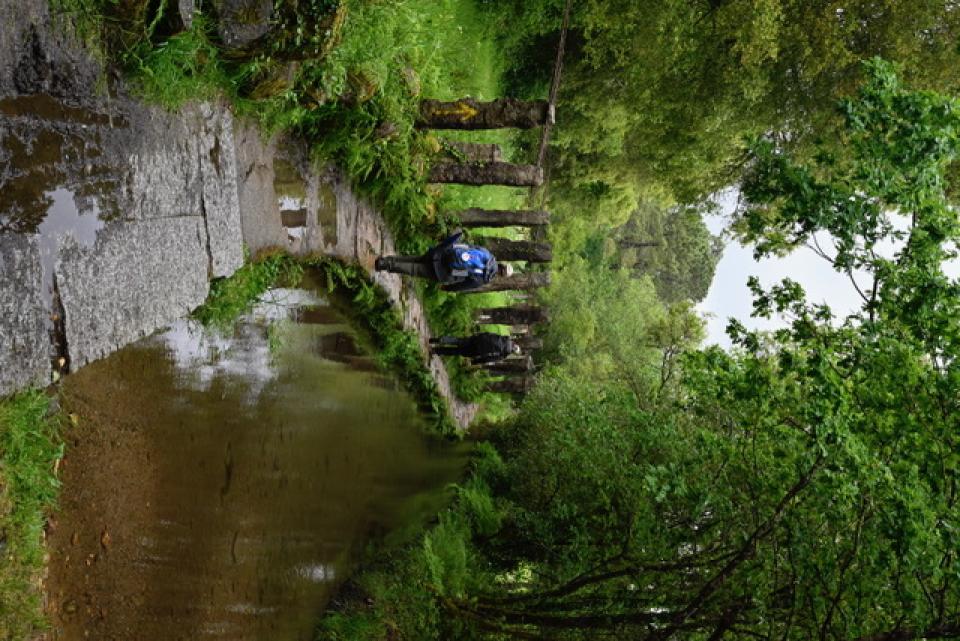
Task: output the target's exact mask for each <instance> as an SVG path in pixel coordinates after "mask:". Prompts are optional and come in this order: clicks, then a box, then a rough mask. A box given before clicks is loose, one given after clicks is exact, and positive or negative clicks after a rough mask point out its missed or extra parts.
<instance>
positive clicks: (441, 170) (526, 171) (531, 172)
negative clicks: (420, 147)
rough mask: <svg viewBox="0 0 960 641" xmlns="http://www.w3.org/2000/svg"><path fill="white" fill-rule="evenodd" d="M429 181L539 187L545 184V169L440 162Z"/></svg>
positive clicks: (487, 163) (434, 167)
mask: <svg viewBox="0 0 960 641" xmlns="http://www.w3.org/2000/svg"><path fill="white" fill-rule="evenodd" d="M429 182H432V183H445V184H450V183H453V184H458V185H473V186H475V187H481V186H483V185H505V186H507V187H539V186H540V185H542V184H543V169H542V168H541V167H537V166H536V165H515V164H513V163H508V162H485V163H458V162H438V163H436V164H435V165H433V167H431V168H430V177H429Z"/></svg>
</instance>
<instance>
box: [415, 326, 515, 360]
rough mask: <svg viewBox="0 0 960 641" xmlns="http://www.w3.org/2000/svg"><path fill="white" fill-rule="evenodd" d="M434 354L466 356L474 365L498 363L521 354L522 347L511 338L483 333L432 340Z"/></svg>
mask: <svg viewBox="0 0 960 641" xmlns="http://www.w3.org/2000/svg"><path fill="white" fill-rule="evenodd" d="M430 344H431V345H433V353H434V354H438V355H440V356H465V357H467V358H469V359H470V362H472V363H473V364H474V365H483V364H486V363H496V362H497V361H501V360H503V359H504V358H506V357H507V356H510V355H511V354H519V353H520V346H519V345H517V344H516V343H514V342H513V341H512V340H510V337H509V336H501V335H500V334H491V333H490V332H482V333H480V334H474V335H473V336H465V337H463V338H456V337H454V336H442V337H440V338H431V339H430Z"/></svg>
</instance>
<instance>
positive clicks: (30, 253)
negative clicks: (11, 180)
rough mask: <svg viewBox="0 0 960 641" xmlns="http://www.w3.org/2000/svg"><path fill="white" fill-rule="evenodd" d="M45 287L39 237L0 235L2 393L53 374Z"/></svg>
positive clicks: (24, 386) (0, 363)
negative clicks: (43, 289)
mask: <svg viewBox="0 0 960 641" xmlns="http://www.w3.org/2000/svg"><path fill="white" fill-rule="evenodd" d="M42 288H43V283H42V281H41V270H40V247H39V243H38V242H37V240H36V239H35V238H29V237H25V236H14V235H0V318H2V319H3V322H2V323H0V396H5V395H7V394H11V393H13V392H15V391H17V390H20V389H23V388H26V387H30V386H36V385H42V384H44V383H45V382H46V381H47V379H48V378H49V372H50V361H49V349H50V339H49V337H48V334H47V330H46V326H45V322H44V321H45V318H46V315H45V313H44V307H43V298H42Z"/></svg>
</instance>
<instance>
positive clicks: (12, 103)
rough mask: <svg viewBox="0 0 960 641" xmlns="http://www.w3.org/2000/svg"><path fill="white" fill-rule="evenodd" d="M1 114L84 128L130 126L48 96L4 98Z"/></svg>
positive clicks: (111, 116) (1, 103) (124, 122)
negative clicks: (82, 126) (70, 124)
mask: <svg viewBox="0 0 960 641" xmlns="http://www.w3.org/2000/svg"><path fill="white" fill-rule="evenodd" d="M0 114H2V115H4V116H8V117H11V118H31V119H35V118H43V119H45V120H57V121H60V122H69V123H74V124H78V125H84V126H104V125H106V126H110V127H127V126H129V123H128V122H127V120H126V119H125V118H123V117H122V116H113V115H111V114H103V113H98V112H96V111H91V110H89V109H83V108H80V107H72V106H70V105H65V104H63V103H62V102H61V101H60V100H58V99H57V98H54V97H52V96H49V95H47V94H33V95H30V96H16V97H12V98H4V99H3V100H0Z"/></svg>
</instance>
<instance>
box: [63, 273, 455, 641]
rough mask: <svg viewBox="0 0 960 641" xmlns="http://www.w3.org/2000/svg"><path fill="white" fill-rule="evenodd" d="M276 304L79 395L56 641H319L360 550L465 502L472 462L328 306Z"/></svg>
mask: <svg viewBox="0 0 960 641" xmlns="http://www.w3.org/2000/svg"><path fill="white" fill-rule="evenodd" d="M268 299H269V302H267V303H265V304H261V305H259V306H258V308H257V311H256V312H255V313H254V314H253V315H251V316H247V317H245V319H244V320H242V321H241V322H240V323H238V324H237V325H236V326H235V327H234V328H233V330H232V331H231V332H229V333H228V335H218V334H216V333H210V332H205V331H202V330H201V329H200V328H199V327H197V326H194V325H191V324H189V323H181V324H178V325H176V326H174V327H172V328H170V329H168V330H167V331H165V332H162V333H160V334H159V335H156V336H153V337H151V338H148V339H145V340H142V341H140V342H138V343H135V344H134V345H131V346H129V347H127V348H125V349H123V350H121V351H120V352H117V353H115V354H114V355H112V356H111V357H109V358H107V359H104V360H102V361H99V362H96V363H94V364H91V365H89V366H87V367H86V368H84V369H82V370H80V371H79V372H77V373H75V374H73V375H71V376H70V377H68V378H67V379H66V380H65V382H64V409H65V410H66V411H67V412H68V413H69V414H70V415H71V420H72V421H73V422H74V423H75V425H74V426H72V427H70V428H69V429H68V433H67V440H68V448H67V453H66V457H65V459H64V461H63V464H62V466H61V480H62V483H63V489H62V498H61V502H60V508H61V509H60V511H59V513H58V516H57V519H56V521H55V522H54V523H53V524H52V528H51V530H52V531H51V533H50V545H49V549H50V552H51V560H50V577H49V580H48V596H49V610H50V614H51V619H52V622H53V629H52V631H51V634H50V637H51V638H52V639H62V640H70V641H73V640H80V639H100V640H104V641H108V640H116V641H127V640H143V641H152V640H164V641H173V640H188V639H231V640H236V641H243V640H247V639H249V640H264V641H266V640H269V641H285V640H290V641H295V640H300V639H304V640H307V639H312V638H313V632H314V626H315V624H316V622H317V619H318V616H319V614H320V613H321V612H322V611H323V609H324V607H325V606H326V604H327V602H328V600H329V599H330V597H331V595H332V593H333V592H334V590H335V589H336V587H337V586H338V584H339V583H340V582H341V581H342V580H343V579H344V578H345V577H346V576H347V575H348V574H349V572H350V571H351V567H352V562H353V559H354V558H355V557H356V552H357V551H358V549H360V548H361V547H362V546H363V545H364V544H366V543H367V542H369V541H370V540H371V538H372V537H374V540H380V537H382V536H384V535H387V534H389V533H393V536H399V534H398V533H400V532H403V531H407V530H409V529H410V528H411V527H414V526H416V525H417V524H421V523H423V522H424V521H425V520H426V519H428V518H430V517H431V516H432V515H433V514H435V513H436V511H437V510H438V509H440V508H441V507H442V505H443V504H444V503H445V501H447V500H448V498H449V492H450V490H449V488H448V485H449V483H451V482H453V481H456V480H457V479H458V478H459V477H460V475H461V473H462V470H463V468H464V465H465V462H466V458H467V456H468V448H467V446H466V445H463V444H460V445H451V444H444V443H441V442H438V441H434V440H431V439H429V438H427V437H425V436H424V435H423V431H422V424H421V419H420V417H418V415H417V412H416V408H415V405H414V403H413V401H412V399H410V398H409V397H408V396H407V395H406V394H405V393H403V392H402V391H401V390H400V389H399V387H398V385H397V383H396V381H394V380H393V379H391V377H389V376H386V375H384V374H383V373H381V372H380V371H379V370H378V369H377V367H376V366H375V363H374V361H373V359H372V358H370V357H369V356H368V355H366V354H364V352H363V350H362V349H360V348H359V347H358V345H357V341H356V340H355V339H354V335H353V333H352V331H351V329H350V328H349V326H347V325H346V323H345V322H344V320H343V319H342V317H340V316H339V315H338V314H337V313H336V312H335V311H334V310H333V309H332V308H331V307H329V306H328V305H326V303H325V302H324V301H323V300H322V299H319V298H316V297H315V296H314V295H313V294H308V293H305V292H302V291H295V290H277V291H275V292H271V294H270V296H269V297H268Z"/></svg>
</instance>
